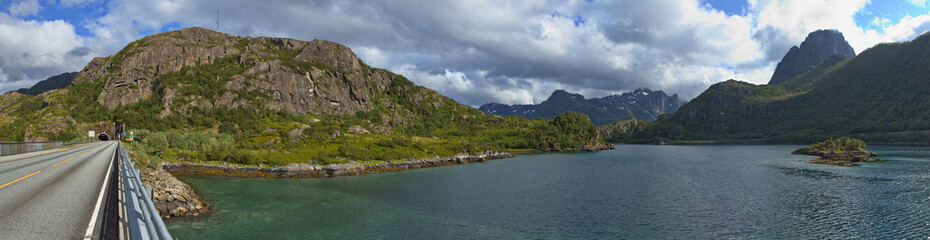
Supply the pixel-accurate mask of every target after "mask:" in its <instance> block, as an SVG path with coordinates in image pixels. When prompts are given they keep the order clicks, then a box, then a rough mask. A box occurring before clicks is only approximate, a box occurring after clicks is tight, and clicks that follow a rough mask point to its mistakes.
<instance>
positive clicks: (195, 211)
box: [140, 144, 613, 218]
mask: <svg viewBox="0 0 930 240" xmlns="http://www.w3.org/2000/svg"><path fill="white" fill-rule="evenodd" d="M607 149H613V144H607V145H605V146H596V147H593V148H592V147H589V148H580V149H557V150H548V151H539V152H592V151H599V150H607ZM511 157H513V154H511V153H509V152H496V151H484V152H480V153H476V154H464V153H460V154H456V155H455V156H452V157H433V158H428V159H418V160H409V161H390V162H384V163H378V164H371V165H363V164H360V163H358V162H350V163H343V164H328V165H318V164H310V163H291V164H288V165H284V166H277V167H261V166H238V165H232V164H222V165H207V164H203V163H195V162H179V163H162V165H161V168H159V169H148V168H143V169H140V170H141V171H142V181H143V183H144V184H145V185H147V186H153V187H154V190H153V194H152V195H153V196H152V198H154V202H155V208H156V209H158V212H159V214H161V215H162V217H164V218H171V217H201V216H204V215H206V214H207V213H208V212H209V210H210V205H209V204H207V202H206V201H204V200H203V198H201V197H200V196H198V195H197V193H196V192H195V191H194V189H193V188H191V187H190V185H187V184H185V183H184V182H181V181H180V180H178V179H177V178H175V177H174V175H213V176H232V177H262V178H325V177H338V176H357V175H363V174H370V173H382V172H395V171H403V170H410V169H418V168H431V167H442V166H451V165H459V164H467V163H473V162H484V161H489V160H496V159H504V158H511Z"/></svg>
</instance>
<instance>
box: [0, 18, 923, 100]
mask: <svg viewBox="0 0 930 240" xmlns="http://www.w3.org/2000/svg"><path fill="white" fill-rule="evenodd" d="M93 1H96V0H60V2H61V4H62V5H66V6H73V5H80V4H86V3H89V2H93ZM748 2H749V7H747V8H746V9H745V12H744V14H742V15H734V16H728V15H726V14H725V13H723V12H721V11H718V10H715V9H712V8H710V7H709V6H708V5H706V4H705V5H702V4H701V3H700V2H699V1H698V0H654V1H636V0H632V1H592V2H587V1H582V0H569V1H564V2H549V1H544V0H540V1H516V2H513V1H494V0H476V1H454V0H435V1H415V0H397V1H391V2H380V1H376V2H356V1H325V0H315V1H288V2H282V3H280V4H266V3H265V2H260V1H259V2H256V1H225V0H205V1H190V0H170V1H161V0H135V1H129V0H113V1H111V2H109V3H107V4H105V5H106V8H107V9H106V11H105V12H106V14H105V15H104V16H102V17H100V18H98V19H89V20H87V21H83V22H82V23H81V24H84V25H83V26H84V27H85V28H86V29H87V30H88V31H90V32H91V33H92V34H93V36H92V37H88V38H87V39H82V38H80V37H77V36H73V37H71V38H69V37H63V39H72V40H73V41H70V42H68V43H65V44H63V45H64V46H66V47H64V48H67V47H71V48H76V47H84V49H85V50H87V49H89V50H88V51H89V52H91V53H93V54H95V55H110V54H113V53H115V52H116V51H118V50H119V49H121V48H122V47H123V46H125V44H127V43H129V42H131V41H134V40H136V39H139V38H141V37H143V33H146V32H157V31H160V30H161V29H162V28H164V27H166V26H176V25H179V26H182V27H187V26H199V27H206V28H211V29H212V28H213V27H214V24H215V21H216V15H215V14H216V11H217V10H219V11H220V14H221V16H220V28H221V30H222V31H224V32H228V33H231V34H235V35H252V36H254V35H263V36H278V37H290V38H296V39H300V40H312V39H325V40H331V41H335V42H339V43H342V44H345V45H347V46H349V47H351V48H353V50H354V51H355V52H356V54H358V56H359V57H360V58H361V59H363V60H364V61H366V62H367V63H368V64H369V65H371V66H374V67H380V68H386V69H389V70H392V71H395V72H397V73H400V74H403V75H405V76H407V77H408V78H409V79H411V80H413V81H414V82H416V83H418V84H421V85H424V86H426V87H429V88H433V89H435V90H437V91H438V92H440V93H442V94H444V95H446V96H450V97H452V98H454V99H456V100H458V101H460V102H462V103H465V104H469V105H480V104H483V103H486V102H502V103H511V104H512V103H538V102H540V101H543V100H545V99H546V97H548V96H549V94H550V93H551V92H552V91H553V90H556V89H566V90H569V91H573V92H579V93H582V94H584V95H585V96H586V97H600V96H604V95H607V94H612V93H618V92H621V91H629V90H633V89H636V88H639V87H648V88H652V89H656V90H664V91H666V92H668V93H670V94H671V93H680V94H681V96H682V97H683V98H685V99H689V98H692V97H695V96H696V95H697V94H699V93H701V92H702V91H704V90H705V89H706V88H707V86H709V85H711V84H713V83H716V82H720V81H724V80H727V79H731V78H734V79H739V80H744V81H748V82H753V83H758V84H762V83H766V82H768V80H769V78H770V77H771V74H772V72H773V71H774V66H775V64H777V62H778V61H779V60H780V59H781V57H782V56H784V54H785V52H787V50H788V48H790V47H791V46H792V45H799V44H800V43H801V41H802V40H804V38H805V37H806V36H807V34H808V33H809V32H811V31H814V30H817V29H838V30H839V31H841V32H843V34H844V35H845V37H846V39H847V41H849V42H850V44H851V45H852V46H853V48H854V49H855V50H856V51H857V52H861V51H863V50H864V49H866V48H868V47H871V46H873V45H874V44H876V43H880V42H889V41H902V40H909V39H912V38H913V37H916V36H917V35H919V34H920V33H922V32H924V31H926V30H928V29H930V15H919V16H913V17H912V16H906V17H904V18H902V19H900V20H898V19H887V20H886V19H877V21H875V24H878V25H881V26H882V28H881V30H878V31H876V30H864V29H863V28H860V27H859V26H857V25H856V24H855V22H854V20H853V17H854V15H855V14H856V13H857V12H859V11H863V8H864V7H865V6H867V5H868V4H869V3H868V2H869V1H868V0H749V1H748ZM912 3H915V4H917V3H920V4H924V2H923V1H917V2H912ZM8 20H9V21H13V20H16V19H12V18H11V19H8ZM895 20H898V21H895ZM18 21H21V20H18ZM894 22H897V23H896V24H892V23H894ZM23 24H25V23H23ZM32 24H35V25H37V26H44V25H46V24H50V25H55V24H56V23H54V21H53V22H33V23H32ZM65 24H66V23H65ZM4 25H7V24H5V23H4ZM59 30H60V31H64V32H65V33H68V34H64V35H69V34H70V35H74V34H73V32H74V30H73V29H59ZM3 38H14V37H12V36H8V35H2V36H0V41H2V40H4V39H3ZM47 41H51V40H47ZM82 42H83V43H82ZM43 43H44V42H43ZM45 44H47V43H45ZM85 44H86V45H85ZM11 46H13V45H11ZM2 48H3V46H0V51H3V50H5V49H2ZM18 48H26V49H28V48H35V49H37V50H36V51H35V52H42V51H44V50H42V48H47V46H43V45H36V46H24V45H21V46H17V48H13V47H11V48H10V49H13V51H12V52H16V51H15V49H18ZM61 51H62V50H61V49H56V50H54V51H51V50H49V52H61ZM30 52H32V51H30ZM65 52H67V50H66V51H65ZM85 52H86V51H85ZM13 55H15V54H14V53H11V52H2V53H0V57H3V58H4V59H3V61H6V62H12V61H13V60H17V59H16V58H15V56H13ZM49 56H55V55H54V54H51V55H49ZM8 58H9V60H8ZM19 60H24V59H19ZM86 60H89V59H84V62H83V63H86ZM42 61H44V62H54V60H53V59H51V58H46V59H44V60H42ZM72 61H75V60H74V58H71V59H65V60H61V63H60V64H64V65H67V66H69V67H70V66H75V65H77V64H73V63H72ZM40 62H41V61H40ZM35 64H38V65H42V64H39V63H33V65H35ZM68 64H71V65H68ZM7 65H9V66H6V65H0V70H5V71H3V73H0V77H2V76H5V75H4V74H7V75H9V76H11V77H10V78H9V79H10V80H4V81H0V82H4V84H6V85H9V84H11V83H12V82H13V80H18V79H39V77H36V76H34V75H36V74H33V75H30V76H29V77H25V76H24V75H25V74H18V73H17V72H38V71H37V70H35V68H32V69H33V70H30V71H24V70H17V67H20V69H26V67H28V66H29V61H24V63H22V64H18V65H17V64H12V63H11V64H7ZM49 66H51V65H49ZM65 68H66V67H59V68H57V69H65ZM44 72H51V70H46V71H43V73H44ZM57 73H60V72H56V73H49V74H47V75H46V76H43V77H42V78H44V77H47V76H50V75H53V74H57ZM0 79H2V78H0ZM2 89H8V87H5V86H0V90H2Z"/></svg>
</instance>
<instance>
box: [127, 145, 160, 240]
mask: <svg viewBox="0 0 930 240" xmlns="http://www.w3.org/2000/svg"><path fill="white" fill-rule="evenodd" d="M119 158H120V173H121V174H122V179H123V180H122V181H123V188H124V190H123V199H125V202H126V217H127V218H126V224H128V225H129V226H128V229H129V238H130V239H172V238H171V234H170V233H168V228H167V227H165V223H164V222H163V221H162V219H161V216H160V215H158V210H156V209H155V204H154V203H152V197H151V195H150V194H149V191H151V190H149V189H148V188H146V187H145V186H143V185H142V179H141V178H140V173H139V170H136V167H135V163H133V162H132V159H131V158H129V153H128V152H126V149H125V148H123V144H122V143H120V145H119Z"/></svg>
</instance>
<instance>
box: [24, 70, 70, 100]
mask: <svg viewBox="0 0 930 240" xmlns="http://www.w3.org/2000/svg"><path fill="white" fill-rule="evenodd" d="M75 75H77V72H69V73H62V74H59V75H55V76H51V77H49V78H47V79H45V80H42V81H39V82H38V83H36V84H35V85H32V87H30V88H20V89H19V90H16V92H18V93H22V94H29V95H39V94H42V93H44V92H46V91H49V90H55V89H62V88H66V87H68V86H70V85H71V80H73V79H74V76H75Z"/></svg>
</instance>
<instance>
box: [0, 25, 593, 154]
mask: <svg viewBox="0 0 930 240" xmlns="http://www.w3.org/2000/svg"><path fill="white" fill-rule="evenodd" d="M172 40H174V39H172ZM154 44H156V43H153V42H151V40H150V39H141V40H139V41H136V42H134V43H132V44H130V45H129V46H128V47H127V48H126V49H123V50H122V51H120V52H119V53H118V54H117V55H114V56H113V57H110V58H109V59H108V60H107V61H108V62H107V64H112V65H114V66H112V68H109V69H110V70H113V69H119V68H120V67H121V66H119V65H121V63H122V62H123V61H124V60H126V59H129V58H131V57H132V55H133V54H135V53H138V52H140V51H141V48H144V47H147V46H151V45H154ZM197 44H215V43H197ZM255 44H259V45H261V46H262V47H254V48H253V47H249V46H255ZM231 47H233V48H237V49H238V50H240V51H242V52H243V53H242V55H235V56H229V57H225V58H219V59H214V60H213V62H212V63H209V64H206V63H204V64H196V65H185V66H184V67H182V68H180V69H179V70H178V71H174V72H169V73H162V74H159V75H158V76H157V77H155V78H154V79H146V81H147V84H148V86H151V90H152V91H151V92H146V93H145V96H143V97H142V98H141V99H140V100H139V101H137V102H135V103H131V104H124V105H119V106H117V107H115V109H107V108H106V107H105V106H103V105H101V104H99V103H98V97H99V96H100V95H101V94H102V90H103V88H104V86H107V85H106V84H113V83H110V82H108V79H109V78H112V77H113V75H112V74H113V73H112V72H109V73H107V74H110V75H105V76H104V77H103V79H84V81H77V82H75V83H74V85H72V86H69V87H68V88H66V89H62V90H57V91H53V92H52V93H50V94H47V95H44V96H16V97H11V98H9V99H7V100H5V101H0V133H2V134H3V135H0V139H2V140H14V141H15V140H22V139H23V138H24V137H45V138H49V139H67V138H75V137H80V136H83V135H81V134H79V133H81V132H83V131H85V129H80V128H81V127H80V126H82V125H83V124H92V123H99V122H109V121H120V122H123V123H126V124H127V125H128V127H129V129H127V130H132V131H134V132H135V142H133V143H132V145H131V147H132V148H133V154H134V155H135V156H134V159H136V160H138V161H140V162H144V163H146V164H148V165H149V166H157V164H159V163H161V162H165V161H167V162H174V161H207V162H215V163H235V164H244V165H259V164H263V165H285V164H289V163H306V162H310V163H316V164H330V163H345V162H349V161H357V162H360V163H362V164H373V163H379V162H386V161H403V160H408V159H425V158H432V157H448V156H453V155H455V154H458V153H478V152H482V151H487V150H495V151H506V150H511V149H520V150H525V149H536V150H574V149H584V148H591V147H596V146H603V144H604V141H603V139H601V138H599V137H598V132H597V128H596V126H594V125H593V124H591V122H590V121H589V120H588V117H587V116H586V115H584V114H579V113H565V114H562V115H558V116H555V117H553V118H551V119H548V120H530V119H526V118H522V117H517V116H510V117H499V116H494V115H489V114H485V113H483V112H481V111H479V110H477V109H474V108H471V107H468V106H464V105H461V104H459V103H457V102H455V101H454V100H452V99H449V98H447V97H444V96H442V95H439V94H438V93H436V92H435V91H432V90H430V89H427V88H424V87H422V86H417V85H415V84H414V83H413V82H411V81H409V80H407V79H406V78H405V77H403V76H400V75H396V74H394V73H391V72H388V71H387V70H383V69H372V68H370V67H368V65H366V64H364V63H363V62H361V61H360V60H359V62H360V64H359V65H360V66H362V68H363V69H362V71H361V72H356V71H346V70H345V69H341V68H338V67H336V66H328V65H325V64H321V63H318V62H306V61H301V60H297V59H295V57H296V56H297V55H298V54H299V49H294V48H288V47H286V46H284V45H282V44H280V43H279V42H275V41H274V40H272V39H263V38H237V39H236V42H235V43H234V45H232V46H231ZM253 49H261V50H253ZM263 62H264V63H268V62H279V63H280V64H281V66H283V67H285V68H289V69H288V70H289V71H295V72H298V73H310V72H315V71H322V73H323V74H322V76H323V77H324V78H336V79H340V80H339V81H317V82H318V83H317V84H337V85H336V86H342V85H345V84H349V83H348V80H347V79H349V78H351V77H354V76H352V75H351V74H361V75H360V77H362V79H363V80H364V81H363V82H362V83H361V86H353V87H356V88H362V89H355V90H354V91H358V90H361V91H367V90H368V89H371V92H370V94H371V96H369V97H370V99H368V100H369V101H370V102H371V103H372V104H373V106H371V107H370V108H369V109H365V110H362V111H358V112H355V113H354V114H347V115H339V114H327V115H313V114H306V115H298V114H293V113H289V112H286V111H283V110H281V111H279V110H273V109H270V108H269V107H266V106H265V103H267V102H269V101H277V100H275V99H274V98H273V97H272V96H273V95H272V94H273V93H271V92H267V91H265V90H261V89H259V88H257V87H256V86H254V85H253V84H260V83H261V82H260V81H265V80H261V79H259V77H258V76H256V75H262V74H265V73H263V72H260V71H261V70H259V72H250V71H249V70H250V69H253V67H254V66H256V64H259V63H263ZM372 75H377V76H380V77H382V79H383V78H387V79H388V80H389V82H387V84H384V82H375V81H374V80H373V79H372V77H371V76H372ZM353 79H357V78H353ZM234 81H235V82H234ZM125 84H127V85H124V87H125V88H126V90H128V91H140V90H142V89H141V88H142V87H143V86H142V85H137V84H136V83H131V82H130V83H125ZM353 84H354V83H353ZM227 85H236V86H240V87H237V88H227ZM345 87H348V86H345ZM365 88H367V89H365ZM228 94H231V95H232V96H234V98H235V100H234V101H235V102H236V103H237V104H235V105H236V106H237V107H227V106H226V105H222V106H214V105H213V104H204V103H215V102H216V100H217V99H220V98H223V96H226V95H228ZM330 94H332V93H330ZM169 100H171V101H169ZM51 123H61V124H60V125H61V126H64V128H65V130H64V131H50V130H45V126H48V124H51ZM27 135H28V136H27Z"/></svg>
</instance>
